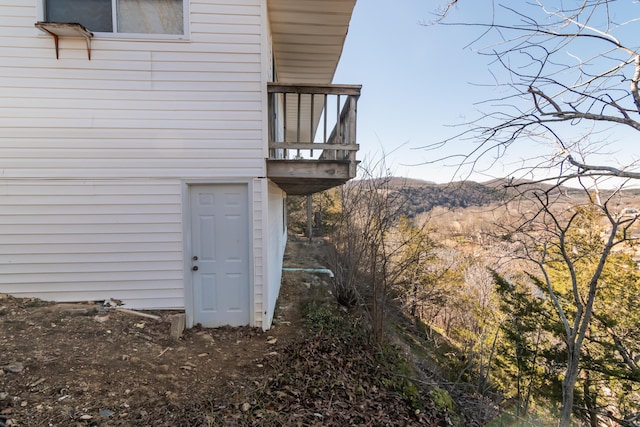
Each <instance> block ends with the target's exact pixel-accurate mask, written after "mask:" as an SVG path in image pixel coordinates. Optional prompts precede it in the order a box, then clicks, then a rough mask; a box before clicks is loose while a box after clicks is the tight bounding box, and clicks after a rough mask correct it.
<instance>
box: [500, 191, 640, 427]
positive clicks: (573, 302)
mask: <svg viewBox="0 0 640 427" xmlns="http://www.w3.org/2000/svg"><path fill="white" fill-rule="evenodd" d="M557 194H558V192H557V189H555V188H548V189H547V190H545V191H542V190H528V191H526V192H524V193H523V196H526V197H528V198H529V199H530V200H531V201H532V202H533V203H535V204H537V206H538V207H539V209H537V210H530V211H529V213H528V214H524V215H523V217H522V218H523V221H521V222H520V223H519V226H518V227H517V229H515V230H511V231H510V236H511V238H512V239H513V240H514V241H515V242H517V243H518V247H519V250H518V251H517V256H519V257H520V258H522V259H526V260H528V261H529V262H531V263H533V265H535V266H536V267H537V274H535V273H534V274H532V278H534V280H537V281H539V284H540V288H542V289H543V290H544V291H545V294H546V296H547V297H548V298H549V300H550V301H551V303H552V305H553V307H554V309H555V311H556V313H557V315H558V320H559V321H560V323H561V325H562V330H563V333H562V338H563V341H564V343H565V348H566V361H565V362H566V365H565V371H564V378H563V381H562V414H561V423H560V425H561V426H568V425H569V424H570V419H571V414H572V411H573V408H574V390H575V385H576V382H577V380H578V374H579V372H580V362H581V356H582V354H583V345H584V342H585V339H587V338H588V333H589V330H590V327H591V324H592V321H593V319H594V316H595V313H594V309H595V304H596V301H597V300H598V298H599V297H600V294H601V293H602V287H603V286H605V285H604V284H603V283H602V282H603V281H602V278H603V272H604V271H605V266H606V265H607V261H608V259H609V258H610V256H611V254H612V252H613V251H614V250H615V249H616V248H617V247H619V246H622V245H624V244H629V243H631V242H632V241H634V240H635V237H633V233H632V232H631V227H632V226H633V225H634V224H636V222H638V215H637V214H633V215H628V214H624V213H619V212H616V209H614V208H613V207H612V205H613V204H614V203H613V200H614V199H615V196H616V195H617V193H615V192H614V193H613V194H611V195H609V197H607V198H605V199H604V200H602V198H599V199H596V197H595V196H593V195H591V193H590V192H588V191H585V194H586V196H587V198H588V200H587V202H586V203H584V204H581V205H575V204H572V205H569V206H567V207H564V208H561V207H559V204H558V203H557V197H559V196H558V195H557ZM597 200H599V202H597ZM558 272H564V273H563V275H559V273H558Z"/></svg>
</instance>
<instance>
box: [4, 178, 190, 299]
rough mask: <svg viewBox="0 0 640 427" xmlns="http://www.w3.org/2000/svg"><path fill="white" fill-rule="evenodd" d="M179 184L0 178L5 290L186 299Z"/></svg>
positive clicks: (53, 296) (39, 294) (48, 295)
mask: <svg viewBox="0 0 640 427" xmlns="http://www.w3.org/2000/svg"><path fill="white" fill-rule="evenodd" d="M180 201H181V194H180V185H178V184H175V183H171V182H168V181H146V182H137V183H132V182H113V181H100V182H97V181H96V182H92V183H86V182H81V181H27V180H23V181H7V180H3V181H2V182H1V183H0V248H2V250H1V251H0V291H1V292H6V293H11V294H15V295H19V296H37V297H40V298H43V299H47V300H59V301H87V300H104V299H109V298H118V299H123V300H126V301H127V304H128V305H129V306H132V307H138V308H177V307H182V306H183V305H184V301H183V287H182V240H181V239H182V233H181V230H182V228H181V227H182V225H181V224H182V223H181V207H180Z"/></svg>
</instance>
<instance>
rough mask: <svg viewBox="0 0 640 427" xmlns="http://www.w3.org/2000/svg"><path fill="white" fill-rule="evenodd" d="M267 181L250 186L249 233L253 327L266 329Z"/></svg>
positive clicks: (260, 180)
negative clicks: (251, 215) (251, 263)
mask: <svg viewBox="0 0 640 427" xmlns="http://www.w3.org/2000/svg"><path fill="white" fill-rule="evenodd" d="M266 189H267V180H266V179H264V178H262V179H258V178H256V179H254V180H253V185H252V191H253V194H252V197H251V199H252V203H253V208H252V210H253V212H254V214H253V217H252V223H251V233H252V235H253V239H252V245H253V248H252V249H253V254H254V255H253V270H254V271H253V289H254V292H253V295H254V297H253V298H254V302H253V307H254V313H253V318H254V325H255V326H257V327H263V328H264V329H268V328H269V326H270V324H271V323H270V322H269V321H268V318H269V313H267V304H265V296H266V295H268V293H269V288H268V278H267V277H266V275H265V271H266V269H267V267H268V265H267V262H266V260H267V259H268V257H267V253H266V250H267V246H266V245H265V239H266V237H267V236H266V232H267V230H266V228H267V227H266V224H267V221H268V218H267V216H266V215H267V209H266V208H265V206H264V202H265V198H266V196H265V195H266Z"/></svg>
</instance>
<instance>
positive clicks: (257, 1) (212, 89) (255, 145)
mask: <svg viewBox="0 0 640 427" xmlns="http://www.w3.org/2000/svg"><path fill="white" fill-rule="evenodd" d="M38 1H40V0H3V1H2V2H1V4H0V59H1V60H0V177H1V178H0V229H2V230H3V232H2V233H0V244H1V245H2V247H3V251H2V255H0V292H8V293H13V294H16V295H19V296H27V295H33V296H35V295H37V296H39V297H43V298H46V299H51V300H65V301H79V300H101V299H107V298H119V299H124V300H125V302H126V304H127V306H128V307H132V308H181V307H184V281H185V277H186V273H185V270H184V257H185V255H184V251H183V248H184V242H183V240H184V238H185V236H184V233H183V229H184V224H183V220H184V218H183V210H184V206H183V196H184V195H183V194H182V191H183V190H182V189H183V183H184V182H185V180H188V181H200V180H202V181H203V182H224V180H225V179H228V180H230V181H232V182H233V181H235V180H238V179H247V180H251V179H253V185H252V186H251V187H250V188H252V193H251V196H250V198H251V202H252V212H251V215H250V218H252V224H251V227H252V228H251V230H250V231H251V233H252V235H253V238H254V240H253V243H252V248H251V250H252V251H253V252H252V254H253V261H254V262H253V270H254V277H253V284H254V287H255V288H254V290H255V293H254V324H255V325H256V326H262V325H263V324H262V322H263V320H264V319H269V321H270V316H271V315H270V314H267V313H266V311H265V310H266V309H267V307H266V306H267V305H269V304H268V302H265V301H263V300H262V299H261V298H262V297H263V287H265V288H266V285H265V284H266V283H268V282H269V281H270V280H271V277H267V272H266V269H267V266H266V264H267V262H266V259H267V254H266V250H267V246H268V241H269V239H270V237H269V235H268V233H269V226H267V224H266V221H268V220H270V217H269V216H268V215H267V212H266V208H267V205H268V204H267V183H266V179H264V178H261V179H257V178H255V177H264V176H265V175H266V165H265V161H264V158H265V152H266V151H265V150H266V146H267V141H266V138H267V135H266V133H267V132H266V129H264V125H265V124H266V123H267V122H266V111H265V109H264V108H263V106H264V105H266V84H265V83H266V80H267V79H268V78H269V74H268V70H266V68H268V67H267V65H266V62H265V56H267V55H270V54H267V53H265V52H267V49H268V45H269V43H268V35H267V34H266V31H265V30H264V29H265V28H266V19H267V18H266V2H265V0H215V1H213V0H192V1H190V5H189V13H190V19H189V30H190V34H189V35H188V36H187V39H186V40H166V39H164V40H160V39H156V40H154V39H153V38H152V37H149V38H146V39H139V38H138V39H121V38H109V37H101V36H96V37H95V38H94V39H93V41H92V52H91V60H90V61H89V60H88V59H87V52H86V47H85V42H84V40H82V39H73V38H61V39H60V50H59V54H60V59H59V60H56V59H55V51H54V47H53V46H54V44H53V40H52V38H51V37H49V36H46V35H44V34H43V33H41V32H40V31H39V30H37V29H36V28H35V27H34V26H33V24H34V23H35V22H36V21H37V20H39V19H40V18H41V17H39V16H38V13H39V8H38V7H37V2H38ZM256 184H257V185H256ZM5 248H6V249H5ZM268 257H269V260H271V257H272V255H271V254H269V255H268ZM280 262H281V260H280ZM269 286H271V285H269ZM276 291H277V289H276ZM265 325H267V326H268V324H265Z"/></svg>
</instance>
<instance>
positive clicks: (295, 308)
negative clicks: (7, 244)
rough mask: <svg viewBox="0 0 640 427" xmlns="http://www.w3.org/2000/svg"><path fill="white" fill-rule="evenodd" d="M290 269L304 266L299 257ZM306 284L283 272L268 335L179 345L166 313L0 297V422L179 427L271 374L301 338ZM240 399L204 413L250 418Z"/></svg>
mask: <svg viewBox="0 0 640 427" xmlns="http://www.w3.org/2000/svg"><path fill="white" fill-rule="evenodd" d="M301 257H302V258H301ZM289 261H290V262H289V264H290V266H302V265H304V264H305V259H304V251H303V252H302V253H301V254H299V255H298V256H297V257H296V260H295V261H292V260H289ZM305 266H308V265H305ZM311 282H314V283H316V286H317V283H318V279H317V277H315V276H311V275H308V274H305V273H297V272H292V273H285V277H284V280H283V284H282V290H281V298H280V300H279V308H278V311H277V313H276V320H275V322H274V326H273V328H272V329H271V330H269V331H266V332H264V331H262V330H259V329H255V328H249V327H243V328H230V327H223V328H217V329H202V328H194V329H190V330H186V331H185V332H184V334H183V335H182V337H181V338H179V339H174V338H171V337H170V327H171V316H172V315H173V314H175V312H164V311H159V312H148V313H151V314H155V315H158V316H160V317H161V319H160V320H153V319H149V318H145V317H140V316H137V315H134V314H131V313H126V312H122V311H119V310H117V309H114V308H108V309H105V308H104V307H103V306H102V305H101V304H99V303H86V304H52V303H47V302H43V301H40V300H37V299H16V298H13V297H10V296H7V295H4V294H0V367H1V368H2V369H0V416H1V418H0V423H1V422H2V420H3V418H5V419H6V421H5V423H6V424H7V425H8V426H10V425H12V426H40V425H47V426H62V425H132V426H134V425H181V424H183V425H184V424H185V423H184V420H180V419H178V418H177V417H180V416H183V415H184V414H183V412H184V409H183V408H185V407H188V406H190V405H192V404H193V403H194V402H195V401H200V400H202V399H203V398H205V397H206V400H207V401H208V402H215V401H216V400H220V401H222V400H224V401H226V402H229V401H232V400H233V399H231V398H232V397H234V396H237V397H238V398H240V397H242V394H243V393H247V392H249V391H250V390H249V389H250V388H251V387H255V385H256V382H258V381H261V380H262V379H263V378H264V377H265V376H266V375H268V372H269V371H271V370H273V366H272V361H273V360H276V359H277V356H278V355H279V354H280V353H281V352H282V351H283V349H285V348H287V346H288V345H289V344H290V343H291V342H293V341H294V340H296V339H298V338H299V337H300V335H301V334H302V333H303V330H302V327H301V318H300V312H299V307H300V301H301V300H302V299H305V298H308V297H309V294H310V292H311V286H310V284H311ZM240 400H241V399H240ZM240 400H239V401H238V405H240V407H239V408H233V407H232V408H229V407H224V406H225V405H226V404H225V405H220V407H219V408H215V407H214V408H210V409H211V410H212V411H213V412H215V411H218V412H224V411H234V410H238V409H239V410H240V411H242V410H244V411H249V410H250V409H251V403H250V402H240ZM159 419H160V420H163V423H162V424H157V422H158V420H159Z"/></svg>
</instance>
